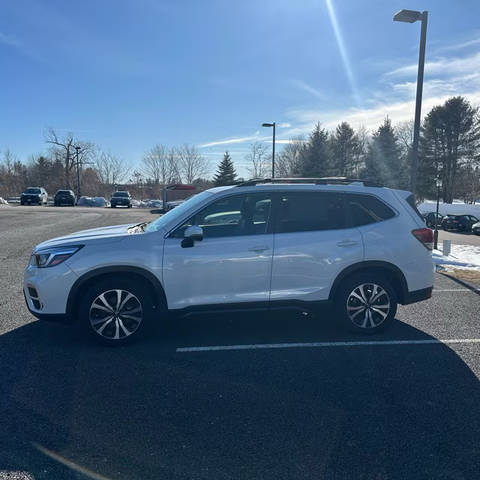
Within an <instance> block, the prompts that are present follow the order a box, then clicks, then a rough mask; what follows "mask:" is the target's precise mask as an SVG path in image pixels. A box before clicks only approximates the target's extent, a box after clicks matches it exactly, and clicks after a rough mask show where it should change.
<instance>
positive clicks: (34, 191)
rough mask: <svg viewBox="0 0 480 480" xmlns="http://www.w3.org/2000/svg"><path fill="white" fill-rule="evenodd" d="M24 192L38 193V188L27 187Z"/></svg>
mask: <svg viewBox="0 0 480 480" xmlns="http://www.w3.org/2000/svg"><path fill="white" fill-rule="evenodd" d="M25 193H40V189H39V188H27V189H26V190H25Z"/></svg>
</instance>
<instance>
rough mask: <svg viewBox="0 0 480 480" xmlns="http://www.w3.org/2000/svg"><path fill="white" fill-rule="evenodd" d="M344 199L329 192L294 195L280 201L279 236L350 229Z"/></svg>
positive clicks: (289, 194) (288, 194)
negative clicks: (347, 226)
mask: <svg viewBox="0 0 480 480" xmlns="http://www.w3.org/2000/svg"><path fill="white" fill-rule="evenodd" d="M346 225H347V222H346V215H345V208H344V205H343V201H342V197H341V196H340V195H338V194H336V193H326V192H291V193H283V194H282V195H281V197H280V205H279V214H278V220H277V229H276V230H277V232H278V233H289V232H310V231H316V230H338V229H340V228H346Z"/></svg>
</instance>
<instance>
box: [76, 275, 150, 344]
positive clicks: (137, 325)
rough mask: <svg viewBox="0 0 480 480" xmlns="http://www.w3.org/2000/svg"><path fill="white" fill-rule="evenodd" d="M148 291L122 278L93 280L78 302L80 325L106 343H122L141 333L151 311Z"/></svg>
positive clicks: (92, 335)
mask: <svg viewBox="0 0 480 480" xmlns="http://www.w3.org/2000/svg"><path fill="white" fill-rule="evenodd" d="M147 291H148V289H147V288H145V286H144V285H142V284H136V283H135V281H131V280H129V279H122V278H120V279H116V280H115V279H113V278H112V279H106V280H103V281H100V282H98V283H96V284H94V285H93V286H92V287H90V288H89V290H88V292H87V294H86V295H85V296H84V297H83V298H82V300H81V303H80V309H79V317H80V318H79V320H80V326H81V328H82V329H83V330H84V331H86V333H87V334H88V335H89V336H90V337H91V338H93V339H94V340H96V341H97V342H100V343H103V344H107V345H121V344H125V343H129V342H131V341H132V340H134V339H136V338H138V337H140V336H141V335H142V333H143V332H144V330H145V328H146V324H147V323H148V321H149V320H150V318H151V316H152V312H153V302H152V299H151V298H150V296H149V295H148V294H147V293H146V292H147Z"/></svg>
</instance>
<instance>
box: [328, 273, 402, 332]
mask: <svg viewBox="0 0 480 480" xmlns="http://www.w3.org/2000/svg"><path fill="white" fill-rule="evenodd" d="M362 288H363V292H364V298H366V300H367V303H365V302H363V301H361V300H360V299H359V298H357V297H355V295H354V294H359V293H360V291H361V290H359V289H362ZM381 292H383V293H381ZM378 295H379V296H378ZM360 296H361V295H360ZM375 296H378V298H377V299H375V300H374V302H373V303H371V304H370V303H369V301H370V300H371V299H372V297H373V298H375ZM367 304H369V305H370V308H368V306H367V307H366V308H363V305H367ZM387 304H388V308H386V307H385V308H384V307H383V306H384V305H387ZM397 304H398V303H397V295H396V293H395V290H394V289H393V288H392V286H391V284H390V282H389V281H388V280H387V279H386V278H385V277H384V276H383V275H381V274H378V273H375V272H372V273H369V272H365V273H358V274H354V275H352V276H351V277H348V278H347V279H345V281H344V282H343V283H342V284H341V285H340V288H339V290H338V292H337V294H336V295H335V310H336V313H337V317H338V320H339V322H340V323H341V325H342V326H343V327H344V328H347V329H348V330H350V331H351V332H354V333H361V334H364V335H372V334H375V333H379V332H382V331H384V330H385V329H387V328H388V327H389V326H390V325H391V323H392V322H393V319H394V318H395V315H396V313H397ZM375 307H377V308H375ZM379 307H382V308H379ZM362 308H363V309H362ZM352 317H353V318H352Z"/></svg>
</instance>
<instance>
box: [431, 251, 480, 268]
mask: <svg viewBox="0 0 480 480" xmlns="http://www.w3.org/2000/svg"><path fill="white" fill-rule="evenodd" d="M432 258H433V263H435V264H436V265H437V269H438V268H441V269H444V270H445V269H447V270H448V268H449V267H461V268H467V269H471V270H478V271H480V247H476V246H474V245H452V251H451V252H450V255H443V252H442V251H441V250H434V251H433V252H432Z"/></svg>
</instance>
